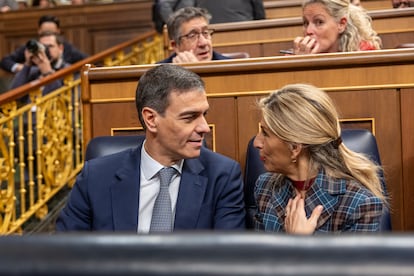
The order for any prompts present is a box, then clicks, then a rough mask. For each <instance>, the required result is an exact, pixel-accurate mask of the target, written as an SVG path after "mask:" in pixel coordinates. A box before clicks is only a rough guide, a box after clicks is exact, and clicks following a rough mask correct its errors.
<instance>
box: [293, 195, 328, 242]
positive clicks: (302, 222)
mask: <svg viewBox="0 0 414 276" xmlns="http://www.w3.org/2000/svg"><path fill="white" fill-rule="evenodd" d="M322 210H323V207H322V205H318V206H316V208H315V209H313V211H312V215H311V216H310V218H309V219H307V218H306V213H305V199H304V198H302V196H301V195H300V194H298V195H296V197H295V198H294V199H289V202H288V204H287V206H286V217H285V231H286V233H290V234H301V235H309V234H312V233H313V232H315V229H316V225H317V223H318V219H319V217H320V215H321V213H322Z"/></svg>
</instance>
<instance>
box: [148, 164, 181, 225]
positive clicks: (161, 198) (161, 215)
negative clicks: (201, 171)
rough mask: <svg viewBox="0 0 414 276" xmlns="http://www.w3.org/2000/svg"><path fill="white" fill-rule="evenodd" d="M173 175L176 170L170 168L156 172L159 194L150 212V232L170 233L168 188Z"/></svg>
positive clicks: (170, 216)
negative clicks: (158, 179) (158, 181)
mask: <svg viewBox="0 0 414 276" xmlns="http://www.w3.org/2000/svg"><path fill="white" fill-rule="evenodd" d="M175 173H176V170H175V169H174V168H172V167H168V168H162V169H161V170H160V171H159V172H158V176H159V178H160V192H159V194H158V196H157V199H156V200H155V204H154V209H153V211H152V219H151V227H150V232H172V230H173V219H172V208H171V198H170V192H169V190H168V188H169V186H170V182H171V178H172V177H173V176H174V174H175Z"/></svg>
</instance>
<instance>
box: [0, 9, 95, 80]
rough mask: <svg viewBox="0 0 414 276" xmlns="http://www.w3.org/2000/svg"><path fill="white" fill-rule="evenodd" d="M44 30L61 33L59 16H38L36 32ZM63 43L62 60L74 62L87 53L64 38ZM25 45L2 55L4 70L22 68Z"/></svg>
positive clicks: (16, 70) (41, 32)
mask: <svg viewBox="0 0 414 276" xmlns="http://www.w3.org/2000/svg"><path fill="white" fill-rule="evenodd" d="M45 32H52V33H56V34H61V30H60V21H59V18H57V17H56V16H53V15H44V16H41V17H40V18H39V21H38V30H37V33H38V35H39V36H40V35H41V34H43V33H45ZM63 45H64V52H63V57H64V60H65V61H67V62H68V63H70V64H73V63H76V62H78V61H80V60H82V59H84V58H86V57H87V56H88V55H86V54H84V53H82V52H81V51H79V50H78V49H77V48H76V47H74V46H73V45H72V44H71V43H69V42H67V41H66V40H65V41H63ZM25 48H26V47H25V45H23V46H21V47H19V48H17V50H16V51H14V52H13V53H11V54H10V55H7V56H5V57H3V59H2V60H1V62H0V67H1V68H2V69H3V70H5V71H6V72H10V73H17V72H19V71H20V70H22V69H23V63H24V62H25V55H24V50H25Z"/></svg>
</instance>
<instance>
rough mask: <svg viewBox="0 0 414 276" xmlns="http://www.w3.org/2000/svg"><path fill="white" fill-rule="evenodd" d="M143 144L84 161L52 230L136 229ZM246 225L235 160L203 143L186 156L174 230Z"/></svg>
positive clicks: (238, 168)
mask: <svg viewBox="0 0 414 276" xmlns="http://www.w3.org/2000/svg"><path fill="white" fill-rule="evenodd" d="M141 147H142V144H141V145H140V146H139V147H138V148H136V149H131V150H127V151H123V152H120V153H116V154H113V155H108V156H104V157H100V158H96V159H92V160H90V161H87V162H85V166H84V168H83V170H82V172H81V173H80V175H79V176H78V178H77V181H76V183H75V185H74V187H73V190H72V192H71V195H70V197H69V199H68V202H67V205H66V206H65V208H64V209H63V210H62V212H61V214H60V216H59V218H58V220H57V224H56V230H57V231H76V230H90V231H98V230H99V231H133V232H136V231H137V227H138V223H139V222H138V211H139V210H138V209H139V190H140V173H139V172H140V160H141ZM244 228H245V210H244V200H243V183H242V179H241V170H240V166H239V164H238V163H237V162H235V161H234V160H231V159H229V158H227V157H224V156H222V155H219V154H217V153H214V152H212V151H210V150H208V149H206V148H202V150H201V155H200V157H199V158H195V159H187V160H185V162H184V165H183V170H182V175H181V182H180V188H179V192H178V198H177V205H176V215H175V225H174V230H175V231H177V230H191V229H216V230H231V229H235V230H236V229H238V230H239V229H244Z"/></svg>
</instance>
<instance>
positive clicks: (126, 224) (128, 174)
mask: <svg viewBox="0 0 414 276" xmlns="http://www.w3.org/2000/svg"><path fill="white" fill-rule="evenodd" d="M141 145H142V144H141ZM140 160H141V146H140V147H138V148H136V149H135V150H133V151H129V152H128V155H127V157H126V158H125V160H124V162H123V164H122V166H121V168H120V169H119V170H118V171H117V172H116V180H115V181H114V182H113V183H112V185H111V200H112V211H113V224H114V230H115V231H137V229H138V228H137V227H138V213H139V189H140V188H139V187H140V169H141V168H140Z"/></svg>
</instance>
